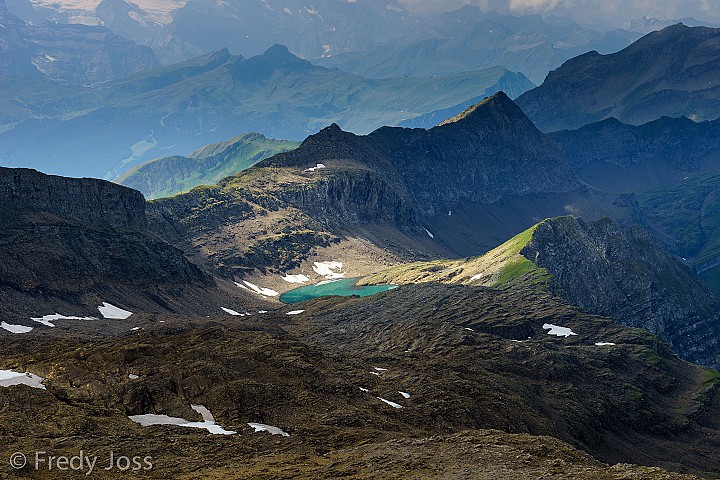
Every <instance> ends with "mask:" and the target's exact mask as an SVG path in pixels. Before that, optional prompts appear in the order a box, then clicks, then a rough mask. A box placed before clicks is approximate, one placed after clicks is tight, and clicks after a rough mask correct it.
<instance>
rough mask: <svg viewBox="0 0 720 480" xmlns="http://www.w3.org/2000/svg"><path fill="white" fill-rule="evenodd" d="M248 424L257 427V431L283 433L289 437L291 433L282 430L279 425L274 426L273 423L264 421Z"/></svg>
mask: <svg viewBox="0 0 720 480" xmlns="http://www.w3.org/2000/svg"><path fill="white" fill-rule="evenodd" d="M248 425H249V426H250V427H251V428H254V429H255V433H258V432H268V433H270V434H272V435H282V436H283V437H289V436H290V434H289V433H286V432H284V431H282V430H281V429H279V428H278V427H273V426H272V425H265V424H264V423H248Z"/></svg>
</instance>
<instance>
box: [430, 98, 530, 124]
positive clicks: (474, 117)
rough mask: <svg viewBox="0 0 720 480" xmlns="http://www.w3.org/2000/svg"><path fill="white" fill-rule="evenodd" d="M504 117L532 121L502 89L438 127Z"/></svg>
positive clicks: (512, 119) (511, 119) (510, 119)
mask: <svg viewBox="0 0 720 480" xmlns="http://www.w3.org/2000/svg"><path fill="white" fill-rule="evenodd" d="M502 117H505V118H507V120H509V121H523V122H530V120H529V119H528V118H527V116H525V114H524V113H523V111H522V110H521V109H520V107H518V106H517V105H516V104H515V102H513V101H512V100H511V99H510V97H508V96H507V95H506V94H505V92H503V91H500V92H498V93H496V94H494V95H492V96H490V97H487V98H485V99H484V100H483V101H481V102H479V103H476V104H475V105H472V106H471V107H469V108H467V109H466V110H465V111H463V112H462V113H460V114H458V115H456V116H454V117H452V118H448V119H447V120H445V121H444V122H441V123H440V124H439V125H438V127H443V126H446V125H452V124H456V125H460V124H473V123H484V122H487V121H488V120H489V119H491V118H492V119H494V120H495V121H498V120H499V119H501V118H502Z"/></svg>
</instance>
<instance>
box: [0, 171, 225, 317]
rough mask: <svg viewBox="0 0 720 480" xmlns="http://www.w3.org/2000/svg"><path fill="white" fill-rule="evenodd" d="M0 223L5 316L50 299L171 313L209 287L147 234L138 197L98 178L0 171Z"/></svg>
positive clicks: (208, 279)
mask: <svg viewBox="0 0 720 480" xmlns="http://www.w3.org/2000/svg"><path fill="white" fill-rule="evenodd" d="M0 223H1V224H2V226H3V228H2V232H0V296H2V297H3V299H4V302H5V303H4V306H5V313H8V312H12V311H20V310H25V311H27V310H29V311H30V312H32V313H33V314H39V313H42V310H40V308H42V307H40V305H42V304H43V303H45V304H47V305H53V304H54V302H69V303H72V304H76V305H77V306H78V308H81V305H82V304H83V303H85V302H86V301H87V303H91V302H96V301H97V298H91V297H93V296H97V297H98V298H99V297H102V298H105V299H109V298H110V297H114V298H122V299H123V301H124V302H125V303H126V304H127V305H133V304H135V305H138V304H144V305H154V307H152V308H154V309H156V310H157V309H159V310H161V311H162V310H168V309H169V310H172V309H173V308H172V307H170V305H171V304H173V303H174V304H175V305H178V304H183V303H184V304H192V303H193V300H192V299H190V298H184V297H185V295H192V292H193V291H195V292H198V291H204V292H207V290H208V289H212V288H214V286H215V283H214V281H213V279H212V277H211V276H209V275H208V274H206V273H204V272H203V271H202V270H200V268H199V267H197V266H195V265H193V264H192V263H190V262H189V261H188V260H187V259H186V258H185V256H184V255H183V253H182V252H181V251H180V250H178V249H177V248H175V247H173V246H171V245H170V244H168V243H167V242H165V241H163V240H162V239H160V238H159V237H157V236H155V235H153V234H152V233H150V232H149V230H148V223H147V219H146V217H145V199H144V198H143V196H142V195H141V194H140V193H139V192H137V191H135V190H131V189H129V188H125V187H121V186H118V185H115V184H112V183H110V182H107V181H104V180H95V179H71V178H63V177H54V176H49V175H44V174H41V173H39V172H36V171H34V170H26V169H9V168H0ZM55 304H56V303H55ZM46 308H52V307H50V306H48V307H46ZM92 309H94V307H92ZM45 313H52V312H45Z"/></svg>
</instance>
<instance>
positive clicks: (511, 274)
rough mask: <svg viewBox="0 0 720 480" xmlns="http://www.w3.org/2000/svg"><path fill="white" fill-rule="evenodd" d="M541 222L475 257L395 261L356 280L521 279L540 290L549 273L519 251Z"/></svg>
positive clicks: (500, 283)
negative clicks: (392, 265) (397, 262)
mask: <svg viewBox="0 0 720 480" xmlns="http://www.w3.org/2000/svg"><path fill="white" fill-rule="evenodd" d="M541 223H542V222H540V223H538V224H537V225H533V226H532V227H530V228H529V229H527V230H525V231H523V232H521V233H519V234H517V235H515V236H514V237H513V238H511V239H510V240H508V241H507V242H505V243H503V244H502V245H500V246H499V247H497V248H494V249H493V250H491V251H489V252H488V253H486V254H484V255H481V256H479V257H473V258H466V259H458V260H435V261H431V262H414V263H408V264H404V265H399V266H397V267H393V268H390V269H388V270H385V271H383V272H380V273H378V274H375V275H372V276H370V277H366V278H364V279H362V280H361V281H360V282H358V284H359V285H375V284H385V283H396V284H407V283H425V282H440V283H462V284H470V285H485V286H492V287H501V288H503V287H506V286H510V285H517V284H518V283H522V284H524V285H527V286H530V287H532V288H533V289H541V290H544V289H545V287H546V286H547V285H548V284H549V282H550V279H551V275H550V274H549V273H548V271H547V270H546V269H544V268H540V267H538V266H537V265H535V264H534V263H533V262H532V261H530V260H528V259H527V258H525V257H523V256H522V255H521V254H520V251H521V250H522V249H523V248H524V247H525V245H527V244H528V243H529V242H530V241H531V240H532V238H533V234H534V233H535V230H536V229H537V227H538V226H539V225H540V224H541Z"/></svg>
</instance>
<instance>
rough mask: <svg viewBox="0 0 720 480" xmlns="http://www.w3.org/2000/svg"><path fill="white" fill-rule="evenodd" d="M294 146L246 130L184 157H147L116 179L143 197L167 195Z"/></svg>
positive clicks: (248, 166) (251, 164)
mask: <svg viewBox="0 0 720 480" xmlns="http://www.w3.org/2000/svg"><path fill="white" fill-rule="evenodd" d="M298 146H299V143H298V142H293V141H288V140H274V139H271V138H266V137H265V136H263V135H261V134H259V133H246V134H242V135H238V136H237V137H235V138H233V139H231V140H228V141H227V142H221V143H214V144H211V145H207V146H205V147H203V148H201V149H200V150H197V151H195V152H193V153H192V154H190V155H189V156H188V157H182V156H173V157H164V158H159V159H156V160H151V161H149V162H146V163H144V164H142V165H139V166H137V167H135V168H133V169H131V170H129V171H128V172H127V173H125V174H124V175H122V176H121V177H119V178H118V179H117V180H116V182H117V183H120V184H122V185H125V186H127V187H131V188H135V189H137V190H140V191H141V192H142V193H143V195H145V196H146V197H147V198H153V199H154V198H163V197H170V196H173V195H177V194H178V193H183V192H187V191H189V190H191V189H193V188H194V187H197V186H200V185H211V184H214V183H217V182H218V181H220V180H221V179H223V178H225V177H228V176H231V175H235V174H237V173H239V172H241V171H243V170H246V169H248V168H250V167H252V166H253V165H255V164H256V163H258V162H260V161H262V160H264V159H266V158H268V157H271V156H273V155H276V154H278V153H283V152H287V151H289V150H293V149H295V148H297V147H298Z"/></svg>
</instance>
